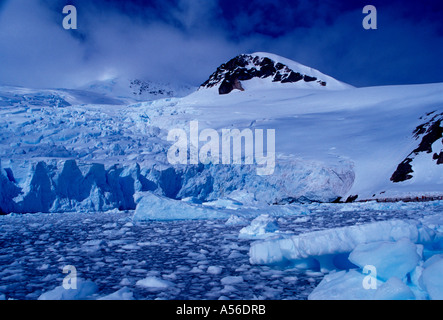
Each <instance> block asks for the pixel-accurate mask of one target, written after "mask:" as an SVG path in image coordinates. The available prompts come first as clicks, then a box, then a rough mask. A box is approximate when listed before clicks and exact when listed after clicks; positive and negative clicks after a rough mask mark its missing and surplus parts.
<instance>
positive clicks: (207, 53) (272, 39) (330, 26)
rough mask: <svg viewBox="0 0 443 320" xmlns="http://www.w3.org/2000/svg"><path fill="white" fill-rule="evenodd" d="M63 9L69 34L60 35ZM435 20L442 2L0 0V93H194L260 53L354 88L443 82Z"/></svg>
mask: <svg viewBox="0 0 443 320" xmlns="http://www.w3.org/2000/svg"><path fill="white" fill-rule="evenodd" d="M68 4H70V5H74V6H75V7H76V8H77V15H78V18H77V27H78V29H77V30H65V29H64V28H63V24H62V22H63V19H64V18H65V16H66V15H64V14H63V12H62V11H63V7H64V6H65V5H68ZM366 5H374V6H375V7H376V9H377V29H376V30H365V29H364V28H363V25H362V21H363V19H364V18H365V16H366V15H367V14H364V13H363V7H364V6H366ZM442 17H443V1H441V0H434V1H431V0H425V1H403V0H392V1H379V0H376V1H372V0H348V1H332V0H300V1H296V0H292V1H290V0H260V1H255V0H125V1H117V0H94V1H90V0H0V84H3V85H16V86H26V87H35V88H62V87H63V88H74V87H81V86H83V85H86V84H87V83H90V82H93V81H95V80H106V79H110V78H113V77H126V78H131V79H132V78H140V79H145V80H152V81H159V82H173V83H178V84H190V85H193V86H198V85H200V84H202V83H203V82H204V81H205V80H206V79H207V78H208V77H209V76H210V75H211V73H213V72H214V71H215V69H216V68H217V67H218V66H219V65H220V64H222V63H224V62H226V61H228V60H230V59H231V58H233V57H235V56H236V55H238V54H242V53H253V52H258V51H260V52H262V51H265V52H271V53H275V54H278V55H281V56H284V57H286V58H289V59H293V60H295V61H297V62H299V63H302V64H304V65H307V66H310V67H313V68H315V69H318V70H320V71H321V72H323V73H326V74H328V75H330V76H332V77H334V78H336V79H338V80H341V81H343V82H346V83H349V84H352V85H354V86H357V87H363V86H377V85H397V84H418V83H433V82H443V72H442V71H443V62H442V57H443V19H442Z"/></svg>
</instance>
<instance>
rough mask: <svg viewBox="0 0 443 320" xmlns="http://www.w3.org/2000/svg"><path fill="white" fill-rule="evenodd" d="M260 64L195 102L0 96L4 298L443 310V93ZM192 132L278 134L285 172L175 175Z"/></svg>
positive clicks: (434, 87) (278, 62) (225, 168)
mask: <svg viewBox="0 0 443 320" xmlns="http://www.w3.org/2000/svg"><path fill="white" fill-rule="evenodd" d="M245 57H246V56H245ZM245 57H243V58H244V59H243V58H241V59H237V62H238V63H242V62H244V61H249V62H248V64H247V65H246V66H244V70H243V69H242V70H240V71H239V69H238V66H236V65H235V64H234V65H232V63H228V64H227V65H225V66H224V67H223V68H219V69H218V71H217V72H216V73H214V75H213V76H211V78H210V80H211V81H209V82H207V84H208V85H207V86H202V87H200V88H199V90H197V91H195V92H193V93H192V94H189V95H187V96H185V93H186V92H188V91H189V90H190V88H188V87H179V88H173V87H168V85H164V84H162V85H156V84H153V83H149V82H143V81H132V82H130V87H129V88H127V87H126V86H127V85H128V84H127V81H120V80H115V79H111V80H109V81H104V82H99V83H91V84H90V85H89V86H86V87H84V88H80V89H79V88H77V89H51V90H37V89H28V88H15V87H5V86H3V87H2V86H0V299H50V300H52V299H68V300H69V299H111V300H112V299H308V298H309V299H442V298H443V296H442V294H443V284H442V282H441V279H442V278H443V277H441V275H442V272H443V269H442V268H443V264H442V261H443V258H442V254H443V242H442V241H443V240H442V239H443V236H442V232H443V227H442V224H443V210H442V208H443V206H442V204H443V202H442V200H443V191H442V190H443V188H442V186H443V170H442V168H443V124H442V123H443V94H442V92H443V84H442V83H435V84H423V85H407V86H385V87H368V88H354V87H352V86H349V85H347V84H344V83H342V82H340V81H338V80H335V79H333V78H331V77H329V76H327V75H324V74H322V73H321V72H319V71H317V70H314V69H311V68H309V67H306V66H302V65H300V64H298V63H296V62H293V61H290V60H287V59H284V58H282V57H279V56H276V55H271V54H266V53H256V54H253V55H251V56H249V57H246V58H245ZM256 58H257V59H256ZM243 60H244V61H243ZM233 61H236V60H235V59H233ZM229 68H230V69H229ZM256 68H262V69H265V70H262V69H260V70H257V69H256ZM243 71H244V72H246V73H249V74H243ZM268 73H269V74H272V78H270V77H267V75H268ZM238 74H243V76H245V77H246V76H247V77H249V78H250V76H251V75H260V76H259V77H258V76H254V77H252V78H250V79H249V80H245V81H243V80H242V81H241V86H240V84H239V83H238V81H239V79H238V78H236V79H231V78H229V79H227V78H223V77H228V76H229V77H233V76H235V75H238ZM283 78H284V80H291V82H290V83H284V81H283V80H282V79H283ZM276 79H280V80H281V81H276ZM302 79H303V80H302ZM313 79H316V80H313ZM233 81H234V83H232V82H233ZM223 83H224V85H225V86H227V87H228V89H230V90H227V91H226V90H225V91H223V90H221V91H222V92H223V94H222V93H221V91H220V90H219V89H220V86H221V85H222V84H223ZM239 88H241V89H242V90H243V91H241V90H240V89H239ZM228 91H229V92H228ZM128 92H129V94H130V95H129V96H128V95H127V94H128ZM180 93H181V94H180ZM134 95H135V97H134ZM179 96H181V97H179ZM191 122H194V123H198V127H199V130H200V131H203V130H205V129H211V130H212V131H211V132H216V133H218V132H222V131H223V130H238V132H241V130H245V129H247V130H251V132H256V130H263V131H265V130H275V136H276V140H275V167H273V168H272V169H273V174H271V175H259V174H257V168H258V167H259V166H260V163H253V164H245V163H242V164H235V165H233V164H230V165H227V164H217V163H214V162H208V163H201V162H199V163H197V164H187V165H185V164H177V165H172V164H171V163H170V161H168V152H169V150H170V148H171V146H172V145H173V141H168V134H169V132H170V131H171V130H176V129H178V130H183V132H185V133H186V134H187V135H189V136H190V135H191V132H190V131H192V130H191V129H190V123H191ZM239 135H241V133H240V134H238V135H237V136H239ZM239 141H241V140H239ZM205 142H208V141H202V140H200V139H190V140H189V144H188V143H186V147H187V150H188V152H189V154H191V151H192V150H200V148H201V147H202V144H204V143H205ZM256 142H257V141H255V143H256ZM267 142H268V143H269V141H267ZM263 145H265V143H264V141H263ZM241 148H242V144H241V143H240V144H239V145H237V146H235V145H232V149H233V150H232V151H233V152H234V151H239V150H238V149H241ZM254 148H255V149H257V144H254ZM234 149H235V150H234ZM229 151H231V148H229ZM219 153H220V152H219ZM245 153H246V152H243V153H241V150H240V154H242V155H243V156H245ZM186 155H188V153H186ZM213 156H215V157H217V156H219V154H217V155H213ZM243 160H245V159H244V157H243ZM411 200H412V201H415V202H410V201H411ZM425 200H432V201H425ZM66 266H74V267H75V268H76V270H77V271H78V282H77V285H78V286H77V289H75V290H72V291H69V290H68V291H67V290H66V289H65V288H64V287H63V279H64V278H65V277H66V275H65V274H63V272H62V271H63V268H64V267H66ZM368 270H369V271H368ZM371 272H372V273H371ZM368 287H369V289H368ZM374 287H376V288H374Z"/></svg>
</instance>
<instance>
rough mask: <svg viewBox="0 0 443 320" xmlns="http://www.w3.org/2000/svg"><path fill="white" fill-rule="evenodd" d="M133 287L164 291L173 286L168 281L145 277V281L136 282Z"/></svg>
mask: <svg viewBox="0 0 443 320" xmlns="http://www.w3.org/2000/svg"><path fill="white" fill-rule="evenodd" d="M135 285H136V286H139V287H142V288H146V289H153V290H165V289H167V288H169V287H172V286H173V285H174V284H173V283H172V282H170V281H167V280H163V279H160V278H157V277H147V278H145V279H142V280H138V281H137V283H136V284H135Z"/></svg>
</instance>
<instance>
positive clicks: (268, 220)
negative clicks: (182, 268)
mask: <svg viewBox="0 0 443 320" xmlns="http://www.w3.org/2000/svg"><path fill="white" fill-rule="evenodd" d="M278 229H279V226H278V224H277V221H276V220H275V219H274V218H272V217H270V216H269V215H268V214H262V215H260V216H258V217H257V218H255V219H254V220H252V222H251V224H250V225H249V226H247V227H244V228H243V229H241V230H240V234H239V238H241V239H264V238H267V237H269V236H270V235H272V234H273V233H274V232H276V231H277V230H278Z"/></svg>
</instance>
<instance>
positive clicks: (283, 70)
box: [200, 52, 351, 95]
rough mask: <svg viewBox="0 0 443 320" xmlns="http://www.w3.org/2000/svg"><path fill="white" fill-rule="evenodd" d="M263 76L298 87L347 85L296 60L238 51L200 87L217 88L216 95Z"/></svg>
mask: <svg viewBox="0 0 443 320" xmlns="http://www.w3.org/2000/svg"><path fill="white" fill-rule="evenodd" d="M254 78H257V79H263V80H264V81H265V82H266V83H275V84H277V83H279V84H289V83H291V84H297V87H299V88H303V87H305V88H331V89H345V88H350V87H351V86H349V85H347V84H345V83H343V82H340V81H338V80H336V79H334V78H332V77H330V76H327V75H325V74H323V73H321V72H319V71H318V70H315V69H312V68H309V67H307V66H304V65H302V64H300V63H298V62H295V61H292V60H290V59H287V58H283V57H280V56H278V55H275V54H272V53H267V52H255V53H252V54H240V55H238V56H236V57H235V58H233V59H231V60H229V61H228V62H227V63H224V64H222V65H221V66H219V67H218V68H217V70H216V71H215V72H214V73H213V74H212V75H211V76H210V77H209V79H208V80H207V81H206V82H205V83H203V84H202V85H201V86H200V89H203V88H213V87H218V91H219V94H221V95H223V94H228V93H230V92H232V91H233V90H235V89H237V90H240V91H244V88H243V86H242V83H241V81H249V80H251V79H254Z"/></svg>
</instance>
